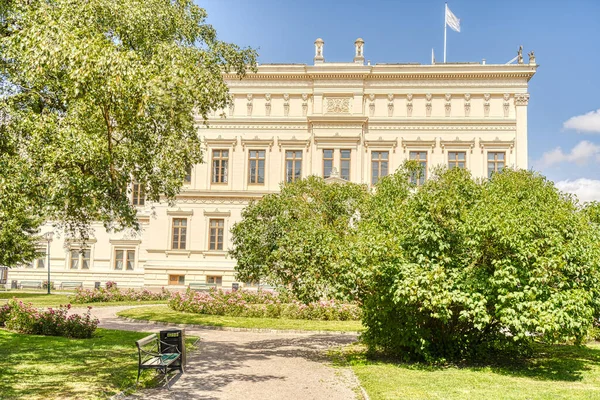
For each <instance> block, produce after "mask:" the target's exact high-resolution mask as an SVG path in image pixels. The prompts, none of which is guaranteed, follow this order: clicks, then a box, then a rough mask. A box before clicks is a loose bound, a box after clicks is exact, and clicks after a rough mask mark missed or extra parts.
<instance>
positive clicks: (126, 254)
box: [112, 247, 137, 272]
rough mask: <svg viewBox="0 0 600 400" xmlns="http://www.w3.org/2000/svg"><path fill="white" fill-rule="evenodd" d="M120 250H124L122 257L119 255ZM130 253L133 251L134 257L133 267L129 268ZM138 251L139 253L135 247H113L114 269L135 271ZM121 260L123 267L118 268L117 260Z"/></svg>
mask: <svg viewBox="0 0 600 400" xmlns="http://www.w3.org/2000/svg"><path fill="white" fill-rule="evenodd" d="M119 251H122V252H123V256H122V257H121V259H119V257H118V256H117V253H118V252H119ZM129 253H133V258H132V260H131V269H129V268H127V261H128V260H129ZM136 253H137V251H136V249H135V248H131V247H115V248H114V249H113V262H112V267H113V268H112V269H113V271H121V272H126V271H135V267H136V265H135V262H136ZM119 261H121V263H122V266H121V268H117V262H119Z"/></svg>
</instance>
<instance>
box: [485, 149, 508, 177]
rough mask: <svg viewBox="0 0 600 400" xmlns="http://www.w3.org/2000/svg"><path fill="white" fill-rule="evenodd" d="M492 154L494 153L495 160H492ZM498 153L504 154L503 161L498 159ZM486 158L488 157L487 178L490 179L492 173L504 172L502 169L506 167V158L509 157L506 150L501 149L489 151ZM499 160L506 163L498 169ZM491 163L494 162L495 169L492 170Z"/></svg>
mask: <svg viewBox="0 0 600 400" xmlns="http://www.w3.org/2000/svg"><path fill="white" fill-rule="evenodd" d="M490 154H493V155H494V159H493V160H490ZM498 154H503V156H504V158H503V160H502V161H499V160H498ZM485 158H486V160H485V162H486V166H487V178H488V179H490V178H491V177H492V174H494V173H497V172H502V169H504V168H506V158H507V156H506V151H502V150H501V151H497V150H494V151H488V152H487V154H486V157H485ZM499 162H502V164H504V166H503V167H502V169H501V170H498V163H499ZM490 163H493V164H494V170H493V171H490Z"/></svg>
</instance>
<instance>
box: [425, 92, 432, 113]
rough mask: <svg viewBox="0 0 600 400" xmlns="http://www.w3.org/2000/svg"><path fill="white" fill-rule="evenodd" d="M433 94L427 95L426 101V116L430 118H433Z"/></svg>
mask: <svg viewBox="0 0 600 400" xmlns="http://www.w3.org/2000/svg"><path fill="white" fill-rule="evenodd" d="M431 98H432V96H431V93H427V94H426V95H425V100H426V101H427V102H426V103H425V115H426V116H428V117H431Z"/></svg>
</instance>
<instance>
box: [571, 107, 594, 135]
mask: <svg viewBox="0 0 600 400" xmlns="http://www.w3.org/2000/svg"><path fill="white" fill-rule="evenodd" d="M563 128H565V129H571V130H575V131H578V132H592V133H600V110H596V111H590V112H589V113H587V114H583V115H577V116H575V117H571V118H569V119H568V120H566V121H565V122H564V123H563Z"/></svg>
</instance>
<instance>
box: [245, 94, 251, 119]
mask: <svg viewBox="0 0 600 400" xmlns="http://www.w3.org/2000/svg"><path fill="white" fill-rule="evenodd" d="M246 99H248V103H246V105H247V108H248V110H247V115H248V116H249V117H250V116H252V94H248V95H246Z"/></svg>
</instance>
